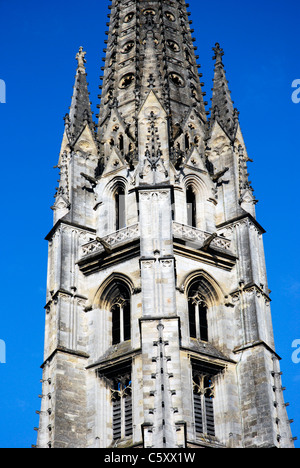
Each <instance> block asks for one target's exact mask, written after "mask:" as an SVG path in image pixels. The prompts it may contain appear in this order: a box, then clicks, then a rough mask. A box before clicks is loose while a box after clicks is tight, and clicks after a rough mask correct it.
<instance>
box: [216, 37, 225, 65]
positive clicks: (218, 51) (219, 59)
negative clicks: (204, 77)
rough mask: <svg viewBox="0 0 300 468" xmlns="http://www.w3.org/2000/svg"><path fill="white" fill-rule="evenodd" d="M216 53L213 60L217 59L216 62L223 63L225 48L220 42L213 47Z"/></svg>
mask: <svg viewBox="0 0 300 468" xmlns="http://www.w3.org/2000/svg"><path fill="white" fill-rule="evenodd" d="M213 51H214V53H215V55H214V57H213V60H216V63H222V57H223V55H224V50H223V49H222V48H221V47H220V44H219V43H218V42H217V43H216V46H215V47H213Z"/></svg>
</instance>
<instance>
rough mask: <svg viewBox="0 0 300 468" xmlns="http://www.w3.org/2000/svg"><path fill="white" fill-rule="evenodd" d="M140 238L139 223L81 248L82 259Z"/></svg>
mask: <svg viewBox="0 0 300 468" xmlns="http://www.w3.org/2000/svg"><path fill="white" fill-rule="evenodd" d="M139 237H140V226H139V223H137V224H134V225H132V226H128V227H126V228H123V229H120V230H119V231H116V232H113V233H112V234H109V235H108V236H105V237H103V238H101V239H99V238H97V239H95V240H92V241H90V242H88V243H87V244H84V245H82V246H81V257H86V256H87V255H91V254H93V253H97V252H103V251H104V250H105V249H113V248H114V247H116V246H118V245H120V244H122V243H123V242H128V241H132V240H135V239H138V238H139Z"/></svg>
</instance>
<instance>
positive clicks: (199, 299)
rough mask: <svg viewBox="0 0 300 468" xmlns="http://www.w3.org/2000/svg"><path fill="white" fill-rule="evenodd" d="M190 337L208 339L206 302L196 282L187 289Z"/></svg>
mask: <svg viewBox="0 0 300 468" xmlns="http://www.w3.org/2000/svg"><path fill="white" fill-rule="evenodd" d="M188 310H189V329H190V337H191V338H197V339H198V340H201V341H206V342H207V341H208V321H207V304H206V302H205V298H204V297H203V296H202V294H201V292H200V285H199V284H198V283H197V282H196V283H194V284H193V285H192V286H191V287H190V288H189V290H188Z"/></svg>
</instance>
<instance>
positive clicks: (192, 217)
mask: <svg viewBox="0 0 300 468" xmlns="http://www.w3.org/2000/svg"><path fill="white" fill-rule="evenodd" d="M186 203H187V223H188V225H189V226H192V227H197V209H196V194H195V191H194V189H193V187H192V186H191V185H190V186H188V187H187V189H186Z"/></svg>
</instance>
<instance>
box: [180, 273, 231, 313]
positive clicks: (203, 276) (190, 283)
mask: <svg viewBox="0 0 300 468" xmlns="http://www.w3.org/2000/svg"><path fill="white" fill-rule="evenodd" d="M195 288H197V291H198V292H199V295H200V296H201V297H202V298H203V300H204V301H205V303H206V305H207V307H208V308H210V307H213V306H217V305H219V304H220V303H221V302H222V298H223V297H224V294H223V292H222V289H221V288H220V286H219V285H218V283H217V282H216V281H215V280H214V279H213V278H212V277H211V276H210V275H209V274H208V273H207V272H206V271H204V270H196V271H194V272H192V273H190V274H189V275H188V276H187V277H186V278H185V280H184V282H183V284H182V288H181V289H183V290H184V291H185V294H186V296H187V298H188V294H189V292H191V291H194V290H195Z"/></svg>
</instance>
